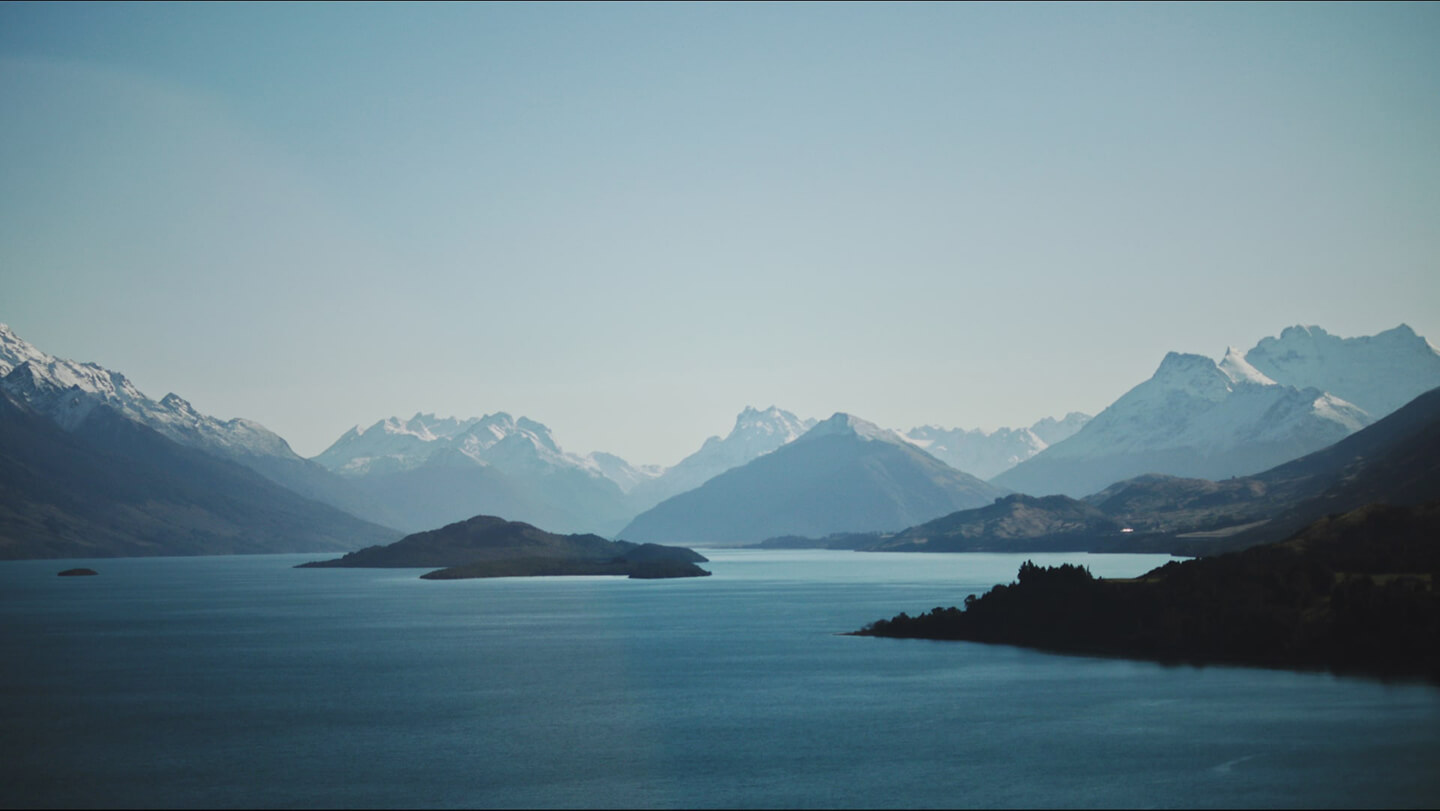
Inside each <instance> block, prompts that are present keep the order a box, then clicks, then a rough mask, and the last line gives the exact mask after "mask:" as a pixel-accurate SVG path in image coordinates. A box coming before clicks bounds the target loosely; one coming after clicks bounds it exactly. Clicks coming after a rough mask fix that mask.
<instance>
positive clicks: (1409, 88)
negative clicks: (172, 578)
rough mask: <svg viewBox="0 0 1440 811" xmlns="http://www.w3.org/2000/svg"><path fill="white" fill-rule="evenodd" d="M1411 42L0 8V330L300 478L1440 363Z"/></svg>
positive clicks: (1423, 24) (1436, 142)
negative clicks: (1323, 342)
mask: <svg viewBox="0 0 1440 811" xmlns="http://www.w3.org/2000/svg"><path fill="white" fill-rule="evenodd" d="M1437 43H1440V6H1437V5H1435V4H1415V5H1408V4H1407V5H1399V6H1386V5H1378V4H1364V5H1332V4H1326V5H1291V4H1283V5H1221V4H1203V5H1169V4H1166V5H1157V6H1146V5H1110V4H1106V5H1070V4H1066V5H1038V4H1037V5H1031V4H1023V5H977V4H970V3H964V4H954V5H900V4H884V5H863V4H843V5H822V4H811V3H806V4H801V5H768V4H767V5H693V6H685V5H677V4H665V5H578V6H567V5H560V4H548V3H547V4H541V5H523V4H520V5H493V4H486V5H440V6H417V5H413V4H406V5H403V6H386V5H361V6H346V5H330V4H321V5H313V6H311V5H304V6H295V5H279V4H276V5H253V6H252V5H230V6H222V5H217V4H213V3H205V4H196V5H161V4H156V5H150V4H145V5H139V6H131V5H123V4H116V5H109V4H105V5H98V6H88V5H80V4H69V3H66V4H58V5H45V4H39V5H29V4H18V3H6V4H3V5H0V105H3V106H0V109H3V110H4V113H3V116H4V120H3V123H4V126H3V127H0V321H3V322H6V323H9V324H10V325H11V326H12V327H14V328H15V329H16V331H17V332H19V334H20V335H21V336H22V337H25V338H26V339H28V340H30V341H32V342H34V343H36V344H37V345H39V346H40V347H41V348H42V349H45V350H47V351H49V352H52V353H55V354H59V355H62V356H65V357H73V358H75V359H78V360H94V361H97V362H100V363H102V364H104V365H106V366H110V367H112V368H116V369H119V370H121V371H124V372H125V373H127V374H129V375H130V376H131V377H132V379H133V380H134V381H135V382H136V384H137V385H139V386H140V387H141V389H142V390H144V391H146V392H147V393H148V394H150V395H151V396H152V397H156V398H158V397H160V396H162V395H164V394H165V393H166V392H168V391H175V392H177V393H179V394H181V395H182V396H185V397H187V398H189V399H190V400H191V401H192V402H194V403H195V405H196V406H197V407H199V408H200V409H202V410H203V411H206V412H209V413H213V414H215V415H217V416H221V417H231V416H244V417H248V418H250V419H255V420H258V421H260V422H262V423H264V424H265V425H267V426H268V427H270V428H271V429H273V430H275V431H277V432H279V433H280V434H281V435H282V436H285V437H286V438H287V439H289V440H290V442H291V443H292V445H293V446H294V447H295V448H296V450H297V451H299V452H300V453H302V454H304V455H307V456H309V455H314V454H315V453H318V452H319V451H320V450H322V449H323V448H324V447H326V446H327V445H328V444H329V443H330V442H331V441H333V440H334V439H335V438H336V437H338V436H339V434H340V433H341V432H343V431H344V430H345V429H347V428H349V427H350V426H351V425H353V424H356V423H360V424H369V423H371V422H373V421H375V420H377V419H380V418H383V417H386V416H390V415H402V416H409V415H410V414H412V413H414V412H415V411H417V410H420V411H436V412H439V413H441V414H454V415H457V416H471V415H480V414H483V413H489V412H494V411H498V410H505V411H509V412H511V413H513V414H516V415H517V416H518V415H520V414H525V415H528V416H530V417H532V418H534V419H538V420H540V421H541V422H544V423H546V424H547V425H549V426H550V427H551V428H552V429H553V430H554V431H555V434H556V437H557V439H558V440H559V441H560V443H561V444H562V445H563V446H565V447H566V448H567V449H569V450H574V451H577V452H582V453H583V452H587V451H591V450H607V451H611V452H615V453H619V454H620V455H622V456H624V457H626V458H627V459H629V460H631V461H632V462H636V463H661V464H672V463H674V462H675V461H677V460H678V459H680V458H681V457H682V456H684V455H685V454H686V453H689V452H690V451H693V450H694V449H695V448H697V447H698V446H699V444H700V442H701V441H702V440H703V439H704V438H705V436H707V435H709V434H712V433H723V432H724V431H726V430H728V428H729V426H730V423H731V422H732V420H733V418H734V415H735V413H736V412H738V411H739V410H740V409H741V408H742V407H743V406H745V405H747V404H749V405H755V406H759V407H764V406H768V405H771V404H772V403H773V404H775V405H779V406H781V407H783V408H787V409H790V410H793V411H796V412H797V413H801V414H803V415H808V416H816V417H825V416H828V415H829V414H831V413H832V412H834V411H837V410H844V411H850V412H853V413H855V414H857V415H859V416H862V417H864V418H866V419H870V420H872V421H875V422H878V423H880V424H882V425H886V426H890V427H896V428H902V429H903V428H909V427H911V426H914V425H917V424H923V423H938V424H941V425H946V426H959V427H967V428H970V427H995V426H999V425H1027V424H1029V423H1031V422H1033V421H1034V420H1036V419H1038V418H1040V417H1043V416H1047V415H1057V416H1058V415H1061V414H1064V413H1065V412H1067V411H1071V410H1084V411H1088V412H1091V413H1094V412H1096V411H1099V410H1100V409H1102V408H1104V407H1105V406H1106V405H1107V404H1109V403H1110V402H1111V401H1113V400H1114V399H1115V398H1116V397H1118V396H1119V395H1120V394H1122V393H1123V392H1124V391H1125V390H1127V389H1128V388H1129V387H1131V386H1133V385H1134V384H1136V383H1138V382H1140V381H1141V380H1143V379H1144V378H1146V377H1148V376H1149V375H1150V373H1151V372H1152V371H1153V370H1154V368H1155V366H1156V365H1158V363H1159V361H1160V359H1161V357H1162V356H1163V355H1164V353H1165V352H1166V351H1169V350H1172V349H1173V350H1180V351H1191V352H1200V353H1203V354H1207V355H1210V356H1212V357H1219V356H1220V355H1221V354H1222V353H1223V352H1224V350H1225V347H1226V346H1227V345H1229V344H1234V345H1237V346H1239V347H1240V348H1242V349H1244V348H1248V347H1249V346H1251V345H1253V344H1254V343H1255V342H1256V341H1257V340H1259V339H1260V338H1262V337H1264V336H1266V335H1275V334H1278V333H1279V331H1280V330H1281V329H1282V328H1283V327H1285V326H1288V325H1290V324H1296V323H1304V324H1319V325H1321V326H1323V327H1325V328H1326V329H1328V330H1330V331H1331V332H1335V333H1338V334H1341V335H1360V334H1373V333H1375V332H1378V331H1380V330H1383V329H1387V328H1389V327H1393V326H1395V325H1396V324H1399V323H1401V322H1406V323H1409V324H1410V325H1411V326H1412V327H1414V328H1415V329H1416V331H1418V332H1420V333H1421V334H1422V335H1425V336H1427V337H1428V338H1430V339H1431V341H1432V342H1435V343H1440V272H1437V271H1440V267H1437V259H1440V47H1437Z"/></svg>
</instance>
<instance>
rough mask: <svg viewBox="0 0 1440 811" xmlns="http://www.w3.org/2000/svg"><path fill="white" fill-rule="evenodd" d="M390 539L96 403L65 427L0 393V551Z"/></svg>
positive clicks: (280, 547)
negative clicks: (77, 421) (88, 412)
mask: <svg viewBox="0 0 1440 811" xmlns="http://www.w3.org/2000/svg"><path fill="white" fill-rule="evenodd" d="M393 537H395V533H393V532H392V531H391V530H388V529H385V528H383V527H379V526H376V525H374V524H369V523H366V522H364V521H361V520H359V519H357V518H354V517H353V516H350V515H347V514H345V513H342V512H340V511H339V510H336V509H334V508H333V507H328V506H326V505H323V504H319V503H316V502H313V501H310V500H308V499H305V498H302V497H300V496H298V495H296V494H295V493H293V492H291V491H289V490H287V489H285V488H283V487H281V486H279V485H278V484H275V483H273V482H271V481H269V480H268V479H266V478H264V477H262V476H261V475H259V474H258V473H255V472H254V471H251V470H249V469H247V468H245V467H242V466H241V465H238V464H236V463H233V462H227V461H224V460H221V459H217V458H215V457H214V456H211V455H209V454H207V453H204V452H201V451H197V450H193V449H189V448H185V447H182V446H180V445H178V444H176V443H175V442H173V441H171V440H169V439H166V438H165V437H162V436H160V435H159V434H158V433H156V432H155V431H153V430H152V429H150V428H147V427H145V426H143V425H140V424H139V423H136V422H134V421H131V420H129V419H127V418H125V417H123V416H121V415H120V414H118V413H116V412H115V411H113V410H111V409H110V408H108V407H104V406H101V407H97V408H96V409H95V410H94V412H93V413H92V414H91V415H90V416H89V417H88V418H87V419H86V420H85V422H84V423H82V424H81V425H80V426H79V427H78V428H77V429H76V430H75V431H74V432H73V433H67V432H66V431H64V430H62V429H61V428H60V427H59V426H57V425H56V424H55V423H54V422H52V421H50V420H49V419H48V418H46V417H43V416H41V415H38V414H35V413H33V412H32V411H31V410H30V409H29V408H27V407H26V406H24V405H22V404H19V403H17V402H15V401H13V400H12V399H10V398H9V397H8V396H0V557H3V558H11V559H14V558H55V557H120V556H131V555H213V554H236V553H255V552H303V551H311V550H344V549H353V548H355V547H357V546H363V545H365V544H369V543H375V542H377V541H384V540H387V539H389V538H393Z"/></svg>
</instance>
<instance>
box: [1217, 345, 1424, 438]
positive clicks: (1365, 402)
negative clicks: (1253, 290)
mask: <svg viewBox="0 0 1440 811" xmlns="http://www.w3.org/2000/svg"><path fill="white" fill-rule="evenodd" d="M1245 360H1246V361H1248V362H1249V363H1250V365H1251V366H1253V367H1254V368H1255V369H1257V370H1259V371H1260V372H1263V373H1264V374H1266V375H1268V376H1269V377H1271V378H1272V379H1274V380H1276V381H1278V382H1280V383H1285V384H1288V385H1291V386H1295V387H1297V388H1315V389H1320V390H1321V391H1326V392H1329V393H1330V394H1333V395H1334V396H1336V397H1339V398H1341V399H1343V400H1345V401H1347V402H1350V403H1354V404H1355V405H1357V406H1359V407H1361V408H1363V409H1365V411H1366V412H1368V413H1369V414H1370V416H1371V418H1372V419H1377V420H1378V419H1380V418H1381V417H1384V416H1385V415H1387V414H1389V413H1391V412H1393V411H1394V410H1395V409H1397V408H1399V407H1400V406H1403V405H1405V404H1406V403H1408V402H1410V401H1411V400H1413V399H1415V398H1416V397H1418V396H1420V395H1421V394H1423V393H1424V392H1427V391H1429V390H1430V389H1433V388H1435V387H1436V386H1440V350H1437V349H1436V348H1435V347H1434V346H1433V345H1431V344H1430V342H1429V341H1427V340H1425V339H1424V338H1422V337H1420V336H1419V335H1416V334H1415V331H1414V330H1412V329H1411V328H1410V327H1409V326H1408V325H1406V324H1401V325H1400V326H1398V327H1394V328H1392V329H1388V330H1385V331H1384V332H1380V333H1376V334H1375V335H1368V336H1365V335H1362V336H1359V337H1355V338H1341V337H1339V336H1336V335H1331V334H1330V333H1328V332H1326V331H1325V330H1323V329H1321V328H1320V327H1315V326H1310V327H1302V326H1294V327H1286V328H1285V329H1284V330H1283V331H1281V333H1280V337H1278V338H1262V339H1261V340H1260V342H1259V343H1258V344H1256V345H1255V348H1254V349H1251V350H1250V351H1249V352H1246V353H1245Z"/></svg>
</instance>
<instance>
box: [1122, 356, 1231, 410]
mask: <svg viewBox="0 0 1440 811" xmlns="http://www.w3.org/2000/svg"><path fill="white" fill-rule="evenodd" d="M1147 382H1149V383H1150V384H1151V385H1152V386H1155V387H1158V388H1161V389H1167V390H1181V391H1184V392H1186V393H1187V394H1191V395H1194V396H1197V397H1203V398H1205V399H1207V400H1223V399H1225V396H1226V395H1227V394H1229V393H1230V388H1231V384H1232V383H1233V382H1234V381H1232V380H1231V379H1230V376H1229V375H1227V374H1226V373H1225V372H1224V371H1222V370H1221V369H1220V367H1219V365H1217V364H1216V363H1215V361H1213V360H1211V359H1210V358H1207V357H1205V356H1204V355H1192V354H1189V353H1184V352H1170V353H1167V354H1166V355H1165V359H1164V360H1162V361H1160V366H1159V368H1157V369H1156V370H1155V374H1154V375H1151V377H1150V380H1149V381H1147ZM1142 385H1144V384H1142Z"/></svg>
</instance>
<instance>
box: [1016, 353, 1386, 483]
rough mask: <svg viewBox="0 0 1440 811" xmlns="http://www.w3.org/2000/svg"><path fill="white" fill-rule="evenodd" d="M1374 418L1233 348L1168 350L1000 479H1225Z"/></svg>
mask: <svg viewBox="0 0 1440 811" xmlns="http://www.w3.org/2000/svg"><path fill="white" fill-rule="evenodd" d="M1370 422H1372V418H1371V417H1370V415H1369V414H1367V413H1366V412H1365V411H1364V410H1363V409H1361V408H1359V407H1357V406H1355V405H1354V404H1352V403H1349V402H1346V401H1344V400H1342V399H1340V398H1338V397H1335V396H1334V395H1332V394H1327V393H1326V392H1323V391H1320V390H1318V389H1315V388H1296V387H1295V386H1288V385H1282V384H1280V383H1277V382H1275V381H1274V380H1272V379H1270V378H1269V377H1267V376H1266V375H1265V374H1264V373H1262V372H1261V371H1260V370H1258V369H1256V368H1255V367H1254V366H1252V365H1251V364H1250V363H1248V362H1247V361H1246V359H1245V358H1242V357H1241V356H1240V354H1239V353H1238V352H1236V351H1235V350H1234V349H1231V350H1229V351H1228V352H1227V353H1226V354H1225V357H1224V359H1223V360H1222V361H1220V362H1219V363H1217V362H1215V361H1214V360H1211V359H1210V358H1207V357H1205V356H1203V355H1191V354H1181V353H1178V352H1171V353H1169V354H1168V355H1166V356H1165V359H1164V360H1163V361H1161V363H1160V366H1159V368H1158V369H1157V370H1156V371H1155V374H1154V376H1152V377H1151V378H1150V379H1149V380H1146V381H1145V382H1143V383H1141V384H1140V385H1138V386H1136V387H1134V388H1133V389H1131V390H1130V391H1128V392H1126V393H1125V395H1123V396H1122V397H1121V398H1120V399H1118V400H1116V401H1115V402H1114V403H1113V404H1111V405H1110V407H1108V408H1106V409H1105V410H1104V411H1102V412H1100V414H1098V415H1097V416H1096V417H1095V418H1094V419H1092V420H1090V421H1089V422H1088V423H1087V424H1086V425H1085V426H1084V427H1083V428H1082V429H1080V431H1078V432H1077V433H1076V434H1074V435H1073V436H1071V437H1070V438H1069V439H1066V440H1064V441H1062V442H1059V443H1057V444H1055V445H1052V446H1050V447H1049V448H1047V449H1046V450H1044V451H1043V452H1041V453H1039V454H1037V455H1036V456H1034V457H1032V458H1031V459H1029V460H1026V461H1025V462H1022V463H1021V464H1019V465H1017V466H1016V467H1014V468H1012V469H1011V470H1009V471H1006V472H1005V473H1002V474H1000V475H998V476H996V477H995V478H994V482H995V483H996V484H999V485H1003V486H1005V487H1009V488H1012V489H1015V490H1019V491H1021V492H1025V493H1030V494H1034V495H1048V494H1052V493H1063V494H1065V495H1070V496H1076V497H1078V496H1083V495H1086V494H1088V493H1092V492H1095V491H1097V490H1099V489H1102V488H1104V487H1106V486H1108V485H1109V484H1111V483H1113V482H1116V481H1119V480H1121V479H1126V478H1130V477H1132V476H1138V475H1140V474H1143V473H1167V474H1171V475H1176V476H1188V477H1193V478H1207V479H1220V478H1226V477H1229V476H1236V475H1245V474H1249V473H1254V472H1256V471H1259V470H1264V469H1266V468H1268V467H1272V466H1274V465H1277V464H1280V463H1282V462H1285V461H1287V460H1289V459H1293V458H1295V457H1297V456H1301V455H1303V454H1305V453H1309V452H1311V451H1314V450H1318V449H1320V448H1322V447H1325V446H1326V445H1329V444H1332V443H1334V442H1337V441H1339V440H1340V439H1343V438H1344V437H1345V436H1347V435H1349V434H1350V433H1352V432H1354V431H1356V430H1358V429H1360V428H1362V427H1364V426H1365V425H1368V424H1369V423H1370Z"/></svg>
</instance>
